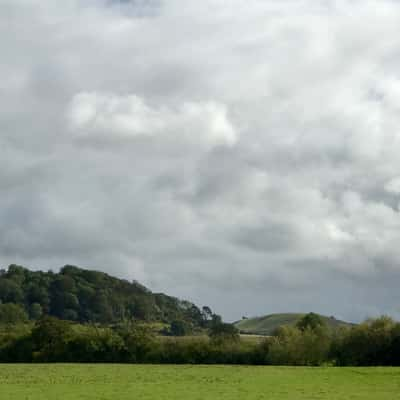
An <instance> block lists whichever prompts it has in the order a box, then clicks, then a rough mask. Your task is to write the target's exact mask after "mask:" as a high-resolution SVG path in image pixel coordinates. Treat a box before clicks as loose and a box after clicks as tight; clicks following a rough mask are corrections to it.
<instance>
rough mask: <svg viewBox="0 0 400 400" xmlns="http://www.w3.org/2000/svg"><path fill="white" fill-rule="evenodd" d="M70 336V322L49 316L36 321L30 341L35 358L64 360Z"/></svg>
mask: <svg viewBox="0 0 400 400" xmlns="http://www.w3.org/2000/svg"><path fill="white" fill-rule="evenodd" d="M71 336H72V328H71V324H70V323H69V322H67V321H62V320H59V319H57V318H54V317H49V316H46V317H44V318H42V319H40V320H39V321H37V322H36V324H35V327H34V328H33V330H32V342H33V347H34V350H35V351H36V357H37V359H38V360H40V361H64V360H65V359H66V354H67V352H68V351H67V346H68V341H69V340H70V339H71Z"/></svg>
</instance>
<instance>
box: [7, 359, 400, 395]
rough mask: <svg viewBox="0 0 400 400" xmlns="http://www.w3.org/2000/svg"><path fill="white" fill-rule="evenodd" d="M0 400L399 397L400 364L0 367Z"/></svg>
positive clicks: (61, 365)
mask: <svg viewBox="0 0 400 400" xmlns="http://www.w3.org/2000/svg"><path fill="white" fill-rule="evenodd" d="M0 399H1V400H50V399H51V400H58V399H59V400H61V399H62V400H72V399H73V400H92V399H93V400H111V399H112V400H114V399H115V400H128V399H129V400H132V399H141V400H142V399H143V400H146V399H156V400H163V399H165V400H167V399H168V400H208V399H222V400H224V399H226V400H235V399H238V400H239V399H240V400H244V399H246V400H261V399H268V400H286V399H290V400H302V399H304V400H305V399H307V400H312V399H320V400H325V399H326V400H328V399H329V400H347V399H348V400H357V399H360V400H396V399H400V368H397V369H396V368H290V367H245V366H171V365H165V366H156V365H154V366H153V365H83V364H80V365H78V364H72V365H63V364H57V365H0Z"/></svg>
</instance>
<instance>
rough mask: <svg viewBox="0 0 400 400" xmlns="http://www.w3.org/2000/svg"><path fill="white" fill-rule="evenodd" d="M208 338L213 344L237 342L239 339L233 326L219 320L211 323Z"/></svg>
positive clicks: (237, 332)
mask: <svg viewBox="0 0 400 400" xmlns="http://www.w3.org/2000/svg"><path fill="white" fill-rule="evenodd" d="M209 336H210V338H211V340H212V341H214V342H224V341H238V340H239V339H240V335H239V331H238V329H237V328H236V327H235V325H233V324H227V323H224V322H221V320H220V318H216V319H215V320H214V321H213V323H212V325H211V328H210V331H209Z"/></svg>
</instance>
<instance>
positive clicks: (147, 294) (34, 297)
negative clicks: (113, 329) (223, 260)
mask: <svg viewBox="0 0 400 400" xmlns="http://www.w3.org/2000/svg"><path fill="white" fill-rule="evenodd" d="M0 303H2V304H7V303H12V304H17V305H19V306H21V307H23V308H24V309H25V311H26V312H27V314H28V315H29V317H30V319H33V320H35V319H38V318H40V317H41V316H42V315H51V316H54V317H57V318H61V319H65V320H71V321H79V322H99V323H105V324H110V323H115V322H119V321H122V320H126V319H136V320H144V321H160V322H165V323H170V322H171V321H174V320H184V321H186V322H187V323H189V324H191V325H192V326H194V327H195V326H200V325H201V324H202V322H203V321H204V318H205V316H204V313H202V310H200V309H199V308H198V307H196V306H195V305H194V304H193V303H191V302H188V301H184V300H180V299H177V298H175V297H171V296H167V295H165V294H163V293H152V292H151V291H150V290H148V289H147V288H146V287H144V286H143V285H141V284H140V283H138V282H136V281H133V282H129V281H127V280H123V279H118V278H115V277H112V276H110V275H108V274H105V273H103V272H98V271H92V270H85V269H81V268H78V267H75V266H71V265H66V266H65V267H63V268H62V269H61V270H60V272H59V273H54V272H52V271H48V272H43V271H31V270H29V269H26V268H24V267H21V266H18V265H10V266H9V267H8V270H0ZM208 311H209V312H210V313H211V310H209V309H208Z"/></svg>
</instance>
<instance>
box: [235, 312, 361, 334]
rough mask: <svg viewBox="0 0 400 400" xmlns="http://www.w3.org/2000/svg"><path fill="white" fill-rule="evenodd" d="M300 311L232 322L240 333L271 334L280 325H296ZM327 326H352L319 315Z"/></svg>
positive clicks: (300, 315)
mask: <svg viewBox="0 0 400 400" xmlns="http://www.w3.org/2000/svg"><path fill="white" fill-rule="evenodd" d="M304 315H305V314H300V313H284V314H269V315H265V316H262V317H255V318H244V319H242V320H240V321H237V322H235V323H234V325H235V326H236V328H237V329H239V331H240V332H241V333H247V334H254V335H267V336H268V335H272V334H273V332H274V331H275V330H276V328H278V327H280V326H282V325H290V326H293V325H296V323H297V322H298V321H299V320H300V319H301V318H302V317H304ZM321 318H322V319H323V320H324V321H325V323H326V324H327V326H328V327H331V328H333V329H337V328H339V327H345V326H352V325H353V324H351V323H349V322H345V321H341V320H338V319H336V318H334V317H327V316H325V315H321Z"/></svg>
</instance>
